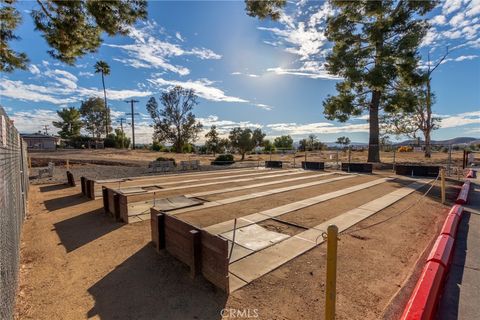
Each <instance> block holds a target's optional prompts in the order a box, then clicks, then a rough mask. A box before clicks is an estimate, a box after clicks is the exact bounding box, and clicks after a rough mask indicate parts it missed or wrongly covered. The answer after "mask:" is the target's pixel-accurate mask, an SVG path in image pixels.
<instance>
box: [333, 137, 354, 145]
mask: <svg viewBox="0 0 480 320" xmlns="http://www.w3.org/2000/svg"><path fill="white" fill-rule="evenodd" d="M350 142H351V141H350V138H349V137H345V136H343V137H338V138H337V142H336V143H337V144H341V145H343V146H345V147H346V146H348V145H349V144H350Z"/></svg>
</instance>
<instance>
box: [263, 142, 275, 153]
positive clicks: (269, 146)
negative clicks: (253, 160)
mask: <svg viewBox="0 0 480 320" xmlns="http://www.w3.org/2000/svg"><path fill="white" fill-rule="evenodd" d="M263 151H265V152H274V151H275V146H274V145H273V143H272V142H271V141H270V140H268V139H265V140H263Z"/></svg>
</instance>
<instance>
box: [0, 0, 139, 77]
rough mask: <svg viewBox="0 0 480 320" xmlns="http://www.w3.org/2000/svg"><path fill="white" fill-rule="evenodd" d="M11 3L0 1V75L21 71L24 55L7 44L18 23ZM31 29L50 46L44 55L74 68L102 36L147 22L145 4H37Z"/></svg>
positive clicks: (50, 0) (80, 0)
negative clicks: (143, 21)
mask: <svg viewBox="0 0 480 320" xmlns="http://www.w3.org/2000/svg"><path fill="white" fill-rule="evenodd" d="M15 2H16V1H15V0H5V1H2V8H1V9H0V17H1V21H2V27H1V31H0V35H1V40H0V41H1V42H0V46H1V47H0V60H1V71H2V72H11V71H13V70H14V69H17V68H20V69H25V68H26V64H27V62H28V59H27V55H26V54H25V53H17V52H15V51H13V50H12V49H11V48H10V47H9V45H8V42H9V41H10V40H14V39H17V37H16V36H15V34H14V30H15V29H16V27H18V25H19V24H20V22H21V16H20V14H19V12H18V10H17V9H16V8H15ZM31 15H32V18H33V22H34V24H35V29H36V30H38V31H40V32H41V33H42V35H43V37H44V38H45V40H46V41H47V43H48V45H49V46H50V48H51V50H49V51H48V53H49V54H50V55H51V56H52V57H53V58H55V59H58V60H60V61H62V62H65V63H67V64H71V65H72V64H74V63H75V61H76V60H77V58H79V57H82V56H84V55H86V54H87V53H92V52H96V51H97V50H98V48H99V47H100V45H101V44H102V38H101V35H102V33H106V34H107V35H109V36H114V35H117V34H121V35H126V34H128V31H129V27H130V26H133V25H134V24H135V23H136V22H137V21H139V20H145V19H146V18H147V1H146V0H109V1H92V0H76V1H56V0H37V7H36V8H34V9H33V10H32V13H31Z"/></svg>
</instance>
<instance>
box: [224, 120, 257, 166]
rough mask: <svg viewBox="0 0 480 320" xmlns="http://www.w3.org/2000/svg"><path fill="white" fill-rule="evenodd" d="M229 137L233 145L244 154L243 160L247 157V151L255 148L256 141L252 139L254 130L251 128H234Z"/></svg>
mask: <svg viewBox="0 0 480 320" xmlns="http://www.w3.org/2000/svg"><path fill="white" fill-rule="evenodd" d="M228 138H229V139H230V143H231V145H232V147H233V148H235V149H236V150H237V151H238V153H240V154H241V155H242V160H244V159H245V153H247V152H249V151H251V150H252V149H253V148H255V142H254V141H253V139H252V130H251V129H249V128H240V127H237V128H233V129H232V130H231V131H230V134H229V136H228Z"/></svg>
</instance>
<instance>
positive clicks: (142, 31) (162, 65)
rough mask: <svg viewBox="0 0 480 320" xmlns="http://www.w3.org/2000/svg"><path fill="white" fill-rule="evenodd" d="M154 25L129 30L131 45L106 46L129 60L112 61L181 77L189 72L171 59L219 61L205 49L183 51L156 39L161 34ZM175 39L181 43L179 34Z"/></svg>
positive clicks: (216, 56) (175, 45) (215, 54)
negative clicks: (193, 57)
mask: <svg viewBox="0 0 480 320" xmlns="http://www.w3.org/2000/svg"><path fill="white" fill-rule="evenodd" d="M156 29H158V28H157V26H156V24H154V23H147V24H146V25H145V26H144V27H143V28H138V29H137V28H134V27H130V28H129V35H130V37H131V38H132V39H133V41H134V43H133V44H122V45H118V44H106V45H107V46H109V47H112V48H119V49H122V50H123V51H125V52H126V53H127V55H128V56H129V58H118V57H116V58H114V60H116V61H119V62H122V63H124V64H127V65H129V66H131V67H134V68H156V69H164V70H166V71H170V72H173V73H176V74H179V75H181V76H185V75H188V74H189V73H190V70H189V69H188V68H186V67H183V66H180V65H175V64H173V63H171V62H170V59H171V58H172V57H178V56H186V55H192V56H195V57H197V58H200V59H220V58H221V57H222V56H221V55H219V54H217V53H215V52H213V51H212V50H210V49H206V48H193V49H191V50H186V49H183V48H182V47H181V46H180V45H178V44H174V43H170V42H167V41H162V40H160V39H158V38H157V37H156V35H158V34H161V33H162V32H158V31H157V30H156ZM176 37H177V39H179V40H181V41H183V38H182V36H181V35H180V33H178V32H177V34H176Z"/></svg>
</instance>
